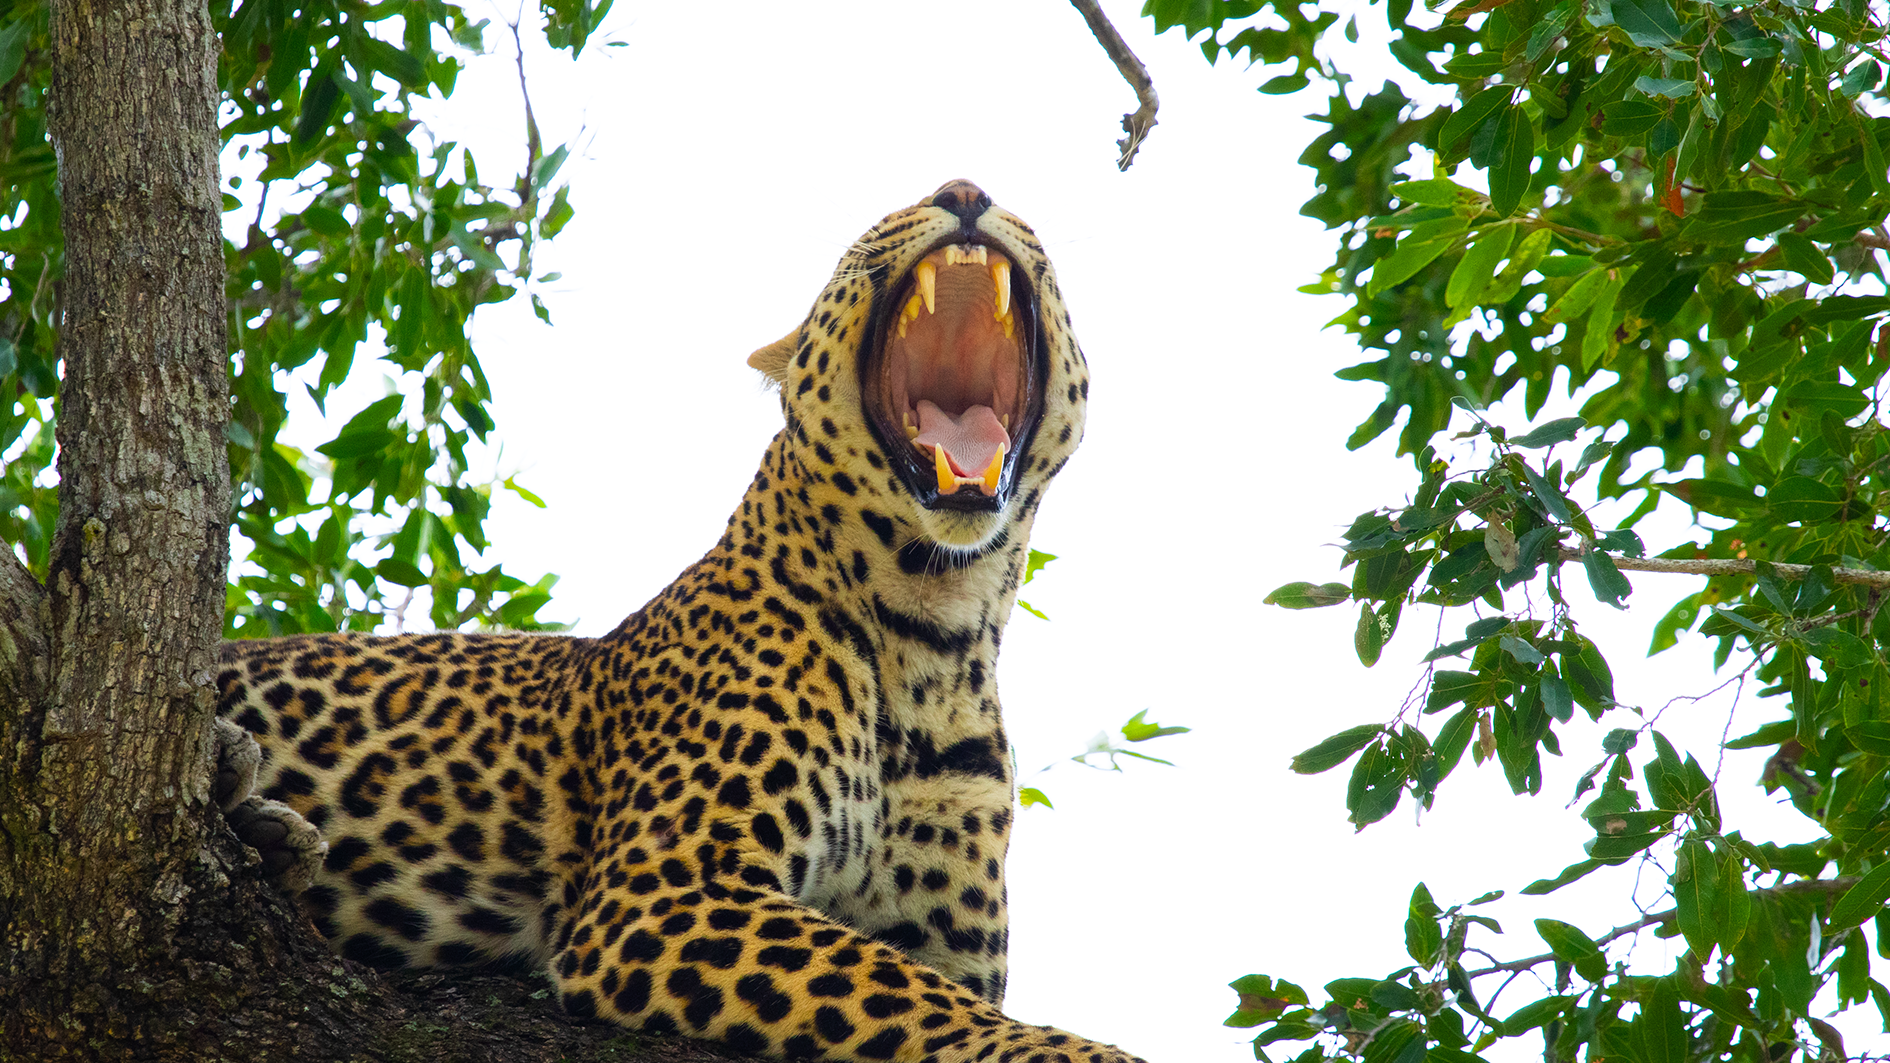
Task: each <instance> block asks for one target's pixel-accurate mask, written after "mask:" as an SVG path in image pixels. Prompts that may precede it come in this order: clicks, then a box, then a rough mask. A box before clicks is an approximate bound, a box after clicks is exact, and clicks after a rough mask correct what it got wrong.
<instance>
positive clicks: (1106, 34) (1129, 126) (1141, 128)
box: [1070, 0, 1161, 170]
mask: <svg viewBox="0 0 1890 1063" xmlns="http://www.w3.org/2000/svg"><path fill="white" fill-rule="evenodd" d="M1070 6H1071V7H1074V8H1076V10H1077V11H1078V12H1080V13H1081V14H1082V16H1083V21H1084V22H1087V23H1089V31H1090V32H1091V33H1094V34H1095V35H1096V42H1097V43H1098V44H1100V45H1102V46H1103V51H1105V52H1107V53H1109V59H1110V61H1111V62H1113V63H1115V64H1116V69H1117V70H1118V71H1121V73H1122V80H1124V81H1127V82H1128V83H1129V86H1130V87H1131V88H1133V89H1135V96H1136V98H1137V99H1139V100H1141V101H1142V106H1140V107H1138V108H1136V110H1135V111H1134V112H1132V113H1130V114H1125V115H1123V116H1122V131H1123V132H1125V133H1127V134H1129V135H1128V136H1126V137H1124V138H1122V139H1121V140H1118V141H1116V147H1118V148H1121V149H1122V156H1121V157H1120V158H1118V159H1117V160H1116V169H1118V170H1126V169H1128V168H1129V164H1130V163H1133V162H1134V161H1135V153H1136V152H1137V151H1139V150H1141V147H1142V141H1143V140H1144V139H1146V138H1147V137H1148V134H1149V130H1151V129H1154V128H1155V111H1156V109H1157V108H1158V107H1160V106H1161V101H1160V100H1158V99H1157V98H1156V97H1155V82H1153V81H1151V80H1150V79H1149V76H1148V68H1147V67H1145V66H1143V65H1142V61H1141V60H1140V59H1137V58H1136V57H1135V53H1134V52H1131V51H1130V50H1129V45H1128V43H1127V42H1125V41H1124V40H1123V39H1122V34H1120V33H1117V32H1116V28H1115V27H1114V26H1112V25H1110V24H1109V17H1108V16H1107V15H1104V14H1103V13H1102V8H1101V7H1100V6H1099V5H1098V4H1097V2H1096V0H1070Z"/></svg>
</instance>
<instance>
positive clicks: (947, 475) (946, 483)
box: [932, 445, 958, 495]
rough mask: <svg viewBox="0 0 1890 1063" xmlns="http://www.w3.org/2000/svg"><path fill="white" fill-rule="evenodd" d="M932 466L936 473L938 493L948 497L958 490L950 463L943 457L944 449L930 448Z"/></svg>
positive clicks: (939, 447) (956, 479)
mask: <svg viewBox="0 0 1890 1063" xmlns="http://www.w3.org/2000/svg"><path fill="white" fill-rule="evenodd" d="M932 466H933V468H934V469H935V470H936V471H937V472H938V493H939V494H941V495H949V494H951V493H952V492H953V491H956V490H958V477H956V476H954V475H952V463H951V461H950V460H949V459H948V458H946V457H945V448H944V447H941V446H936V445H935V446H933V447H932Z"/></svg>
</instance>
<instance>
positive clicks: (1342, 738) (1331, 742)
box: [1292, 723, 1385, 775]
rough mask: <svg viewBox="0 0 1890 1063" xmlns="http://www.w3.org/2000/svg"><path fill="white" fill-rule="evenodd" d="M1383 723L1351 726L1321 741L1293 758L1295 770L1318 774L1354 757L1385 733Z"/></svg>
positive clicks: (1301, 772)
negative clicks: (1353, 755)
mask: <svg viewBox="0 0 1890 1063" xmlns="http://www.w3.org/2000/svg"><path fill="white" fill-rule="evenodd" d="M1384 733H1385V729H1384V727H1383V725H1381V724H1375V723H1367V724H1360V725H1359V726H1357V727H1350V728H1347V729H1346V730H1343V731H1340V732H1339V733H1338V734H1335V735H1333V736H1332V737H1330V738H1328V739H1326V740H1325V741H1323V742H1320V743H1319V744H1318V745H1316V746H1313V747H1312V748H1311V749H1308V750H1306V751H1305V752H1303V753H1301V754H1300V755H1299V756H1296V757H1294V758H1293V764H1292V767H1293V770H1294V771H1295V772H1298V773H1299V774H1301V775H1317V774H1319V773H1320V772H1322V771H1330V770H1331V769H1333V768H1336V767H1338V766H1339V765H1341V764H1343V763H1345V762H1346V761H1347V760H1350V759H1351V758H1352V754H1354V753H1357V752H1358V751H1359V750H1361V749H1364V748H1365V747H1366V746H1368V745H1370V744H1371V742H1372V739H1374V738H1377V737H1378V736H1379V735H1381V734H1384Z"/></svg>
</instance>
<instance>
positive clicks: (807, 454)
mask: <svg viewBox="0 0 1890 1063" xmlns="http://www.w3.org/2000/svg"><path fill="white" fill-rule="evenodd" d="M749 364H750V365H753V366H754V367H755V368H757V369H760V370H761V371H762V372H764V373H766V374H767V375H768V376H769V377H770V378H772V379H773V380H774V381H775V382H776V383H778V384H779V385H780V388H781V401H782V405H783V407H784V409H785V412H786V414H787V421H788V435H787V438H788V441H789V444H790V446H791V447H793V448H794V450H795V456H796V457H797V459H798V461H799V463H800V464H801V465H802V466H803V467H804V468H805V469H806V470H807V472H808V474H809V477H810V479H812V480H815V481H817V482H819V483H822V484H827V485H831V486H833V487H834V488H836V489H837V490H839V491H840V492H841V493H843V494H845V495H850V496H854V499H855V500H856V501H864V500H865V499H864V498H862V497H861V496H865V498H870V499H871V500H872V506H873V508H874V510H875V511H876V512H878V513H880V514H881V515H882V516H886V517H892V518H896V519H898V520H899V521H900V522H901V523H903V524H905V525H907V526H908V530H906V531H905V532H904V534H903V538H905V539H907V540H911V539H913V538H915V537H916V538H920V539H923V540H925V541H928V542H930V543H933V544H936V545H938V546H941V547H945V548H948V549H958V550H970V551H976V550H978V549H979V548H981V547H984V546H986V545H988V544H990V543H991V542H992V540H993V539H994V538H995V537H996V536H998V535H999V534H1000V533H1001V532H1002V531H1003V530H1004V529H1005V528H1006V527H1007V526H1008V525H1010V524H1012V523H1013V522H1014V521H1016V520H1019V519H1021V518H1025V517H1027V516H1028V515H1029V514H1030V513H1032V512H1034V510H1035V508H1036V506H1037V503H1038V501H1039V499H1040V498H1041V497H1042V494H1043V490H1044V488H1045V487H1046V486H1048V484H1049V481H1050V479H1051V478H1052V477H1053V476H1055V475H1056V473H1057V472H1058V470H1060V469H1061V468H1062V467H1063V463H1064V462H1065V461H1066V460H1067V459H1068V458H1069V456H1070V454H1071V452H1072V451H1074V450H1075V449H1076V445H1077V442H1078V441H1079V440H1080V439H1081V438H1082V434H1083V410H1084V405H1085V402H1086V400H1087V397H1088V392H1089V374H1088V369H1087V367H1086V365H1085V363H1084V361H1083V355H1082V352H1081V351H1080V350H1079V349H1078V348H1077V345H1076V339H1075V337H1074V336H1073V335H1072V334H1071V332H1070V324H1069V314H1068V312H1067V311H1066V310H1065V309H1064V306H1063V299H1062V294H1061V292H1060V291H1059V290H1058V288H1057V283H1056V274H1055V273H1054V272H1053V271H1052V270H1051V268H1050V261H1049V259H1048V258H1046V257H1045V255H1044V252H1043V247H1042V246H1041V245H1040V244H1039V243H1038V242H1037V239H1036V236H1035V234H1033V233H1032V232H1031V229H1030V227H1029V226H1028V225H1025V224H1024V223H1023V221H1021V220H1020V219H1019V218H1017V217H1016V216H1015V215H1013V214H1011V213H1010V212H1009V211H1006V210H1004V209H1002V208H1000V207H997V206H994V205H992V203H991V197H989V196H988V195H986V194H985V193H984V192H983V191H982V190H981V189H979V188H978V187H977V186H976V185H974V184H972V183H971V182H969V181H962V180H961V181H951V182H948V183H947V184H946V185H945V186H944V187H942V188H940V189H939V190H938V191H937V192H935V193H933V194H932V195H931V196H929V197H927V198H926V199H924V200H922V201H921V202H919V203H918V205H916V206H913V207H910V208H908V209H906V210H902V211H898V212H896V213H893V214H890V215H888V216H887V217H886V218H885V220H883V221H881V222H880V223H879V224H878V225H875V226H874V227H873V228H872V229H870V230H868V231H867V232H866V234H865V235H864V236H862V237H860V239H859V240H858V241H856V242H855V243H854V245H853V246H852V247H851V248H850V249H848V251H847V253H846V255H845V257H843V258H841V260H840V264H839V266H838V267H837V268H836V269H835V270H834V274H833V279H832V280H831V281H830V282H828V284H827V287H826V289H825V290H823V291H822V292H821V295H820V298H819V299H818V300H817V301H816V302H815V303H814V308H813V310H812V311H811V312H810V313H809V314H808V316H807V320H805V321H804V322H802V323H801V325H800V326H799V327H798V328H796V329H795V330H794V331H793V332H790V333H789V334H788V335H787V336H785V337H783V338H782V339H781V340H780V341H779V342H777V343H774V344H772V345H770V346H768V347H764V348H762V349H761V350H759V351H756V352H755V353H754V355H752V356H751V357H750V358H749ZM886 511H890V512H886Z"/></svg>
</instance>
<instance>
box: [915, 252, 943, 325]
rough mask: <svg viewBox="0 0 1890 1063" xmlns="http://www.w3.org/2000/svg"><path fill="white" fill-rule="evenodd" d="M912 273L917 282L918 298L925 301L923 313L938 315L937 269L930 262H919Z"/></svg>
mask: <svg viewBox="0 0 1890 1063" xmlns="http://www.w3.org/2000/svg"><path fill="white" fill-rule="evenodd" d="M914 273H915V274H916V275H917V277H918V281H919V297H920V298H922V299H924V300H925V312H926V313H928V314H936V313H938V267H937V266H935V265H933V264H932V263H930V262H921V263H919V268H918V269H917V270H915V271H914Z"/></svg>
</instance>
